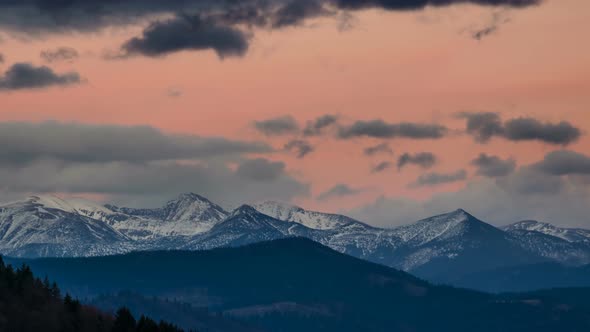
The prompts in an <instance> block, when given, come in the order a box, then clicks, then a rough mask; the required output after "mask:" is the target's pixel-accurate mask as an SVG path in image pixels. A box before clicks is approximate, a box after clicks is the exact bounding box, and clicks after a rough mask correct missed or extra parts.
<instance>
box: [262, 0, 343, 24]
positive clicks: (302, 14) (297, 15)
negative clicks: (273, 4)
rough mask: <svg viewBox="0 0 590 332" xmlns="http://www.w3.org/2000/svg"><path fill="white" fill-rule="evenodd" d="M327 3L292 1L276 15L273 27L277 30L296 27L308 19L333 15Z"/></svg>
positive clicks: (320, 1)
mask: <svg viewBox="0 0 590 332" xmlns="http://www.w3.org/2000/svg"><path fill="white" fill-rule="evenodd" d="M325 2H326V1H325V0H324V1H322V0H292V1H290V2H287V3H286V4H285V5H283V6H282V7H279V9H278V10H277V11H276V12H275V13H274V15H273V20H272V21H273V22H272V26H273V27H275V28H282V27H286V26H296V25H300V24H301V23H303V21H305V20H306V19H309V18H314V17H318V16H326V15H329V14H331V13H333V12H332V11H330V10H328V9H327V8H326V5H325Z"/></svg>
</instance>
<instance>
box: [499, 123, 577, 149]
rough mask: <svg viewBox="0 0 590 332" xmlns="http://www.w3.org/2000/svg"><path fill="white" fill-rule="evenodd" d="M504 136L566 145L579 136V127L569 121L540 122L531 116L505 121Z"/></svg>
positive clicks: (515, 139)
mask: <svg viewBox="0 0 590 332" xmlns="http://www.w3.org/2000/svg"><path fill="white" fill-rule="evenodd" d="M504 127H505V134H504V137H506V138H507V139H509V140H511V141H530V140H536V141H541V142H545V143H550V144H559V145H568V144H570V143H573V142H575V141H577V140H578V138H580V136H581V135H582V133H581V131H580V129H578V128H576V127H574V126H573V125H571V124H570V123H569V122H565V121H562V122H559V123H557V124H553V123H542V122H540V121H538V120H536V119H533V118H518V119H513V120H509V121H506V123H505V124H504Z"/></svg>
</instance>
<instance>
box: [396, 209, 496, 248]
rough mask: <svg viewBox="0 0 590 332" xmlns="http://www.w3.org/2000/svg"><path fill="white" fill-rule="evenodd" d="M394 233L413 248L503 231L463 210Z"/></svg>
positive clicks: (424, 220) (407, 226) (426, 220)
mask: <svg viewBox="0 0 590 332" xmlns="http://www.w3.org/2000/svg"><path fill="white" fill-rule="evenodd" d="M394 232H395V233H396V234H397V235H398V236H399V237H400V238H402V240H403V241H404V242H408V243H410V244H412V245H413V246H416V245H424V244H426V243H428V242H432V241H439V240H449V239H451V238H455V237H461V236H466V235H467V234H473V233H480V232H484V233H502V231H501V230H499V229H497V228H495V227H494V226H492V225H489V224H486V223H484V222H483V221H481V220H479V219H477V218H475V217H474V216H472V215H471V214H469V213H468V212H467V211H465V210H463V209H458V210H455V211H453V212H449V213H445V214H441V215H438V216H434V217H430V218H427V219H422V220H420V221H418V222H416V223H414V224H410V225H406V226H401V227H399V228H396V229H394Z"/></svg>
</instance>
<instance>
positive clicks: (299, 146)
mask: <svg viewBox="0 0 590 332" xmlns="http://www.w3.org/2000/svg"><path fill="white" fill-rule="evenodd" d="M285 150H287V151H293V152H295V153H296V155H297V158H304V157H305V156H307V155H308V154H310V153H312V152H313V150H314V148H313V146H312V145H311V144H310V143H309V142H308V141H304V140H297V139H296V140H292V141H289V142H288V143H287V144H285Z"/></svg>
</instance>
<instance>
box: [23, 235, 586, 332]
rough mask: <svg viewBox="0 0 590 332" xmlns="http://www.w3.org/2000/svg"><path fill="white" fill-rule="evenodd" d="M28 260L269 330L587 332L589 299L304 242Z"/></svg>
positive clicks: (73, 277)
mask: <svg viewBox="0 0 590 332" xmlns="http://www.w3.org/2000/svg"><path fill="white" fill-rule="evenodd" d="M13 262H14V264H15V265H16V264H17V263H18V264H20V263H22V262H23V261H19V260H13ZM25 262H26V263H27V264H30V266H31V267H32V268H33V271H35V273H38V274H40V275H45V274H47V275H49V276H50V277H51V278H55V280H57V281H58V282H59V283H60V284H62V285H63V287H66V288H67V289H68V290H69V291H73V292H79V293H78V294H79V295H80V296H81V297H84V298H86V297H92V296H93V295H94V296H97V295H100V294H113V293H115V292H120V291H123V290H128V291H131V292H133V293H137V294H140V295H143V296H148V297H158V298H168V297H172V298H175V299H178V300H179V301H182V302H187V303H189V304H191V305H194V306H200V307H207V308H208V309H209V310H212V311H214V312H216V313H219V314H220V316H222V317H232V318H234V319H237V320H240V321H242V322H246V323H248V324H252V325H253V326H256V327H259V328H261V329H262V330H264V331H273V332H276V331H281V332H299V331H308V332H333V331H338V332H357V331H372V332H385V331H414V332H431V331H441V330H443V331H452V332H471V331H478V332H485V331H489V332H497V331H505V332H508V331H510V332H512V331H514V332H516V331H518V332H523V331H527V332H529V331H530V332H553V331H564V332H565V331H572V332H574V331H590V309H589V308H588V307H587V306H585V305H581V303H586V302H587V298H586V299H576V298H572V296H574V297H575V294H573V295H572V296H567V297H563V298H562V297H561V296H560V295H559V294H560V292H556V293H552V295H551V296H550V297H545V296H540V295H537V294H516V295H506V296H504V295H502V296H498V295H492V294H486V293H481V292H476V291H470V290H465V289H458V288H452V287H443V286H436V285H433V284H430V283H428V282H425V281H422V280H420V279H418V278H416V277H414V276H412V275H410V274H407V273H405V272H402V271H399V270H395V269H392V268H389V267H386V266H383V265H378V264H375V263H370V262H367V261H364V260H361V259H358V258H354V257H351V256H347V255H344V254H342V253H339V252H337V251H335V250H332V249H330V248H328V247H325V246H322V245H321V244H319V243H317V242H314V241H311V240H308V239H304V238H289V239H282V240H275V241H270V242H263V243H257V244H253V245H248V246H244V247H238V248H225V249H214V250H208V251H160V252H136V253H131V254H126V255H120V256H108V257H94V258H65V259H64V258H52V259H37V260H27V261H25ZM115 300H116V299H115V298H110V299H109V300H108V302H109V303H113V302H115ZM128 302H129V303H131V302H132V301H128ZM121 305H124V304H123V303H121ZM132 309H133V308H132ZM150 315H154V314H153V313H151V314H150ZM154 317H155V316H154ZM161 318H162V319H165V320H167V321H173V320H172V319H173V318H172V317H170V318H167V317H163V316H161ZM173 322H174V323H178V324H180V321H176V320H174V321H173ZM229 331H232V332H234V331H235V330H233V329H232V330H229Z"/></svg>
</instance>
